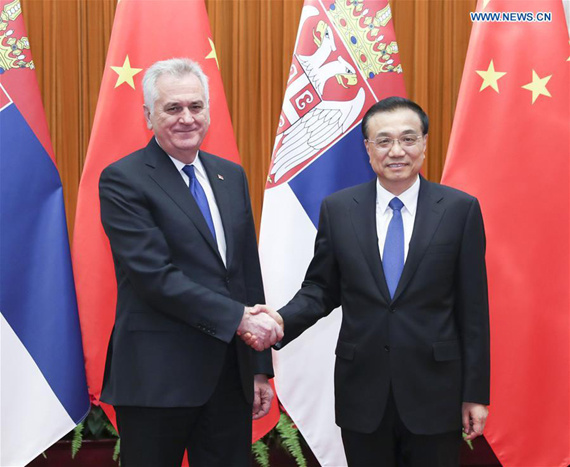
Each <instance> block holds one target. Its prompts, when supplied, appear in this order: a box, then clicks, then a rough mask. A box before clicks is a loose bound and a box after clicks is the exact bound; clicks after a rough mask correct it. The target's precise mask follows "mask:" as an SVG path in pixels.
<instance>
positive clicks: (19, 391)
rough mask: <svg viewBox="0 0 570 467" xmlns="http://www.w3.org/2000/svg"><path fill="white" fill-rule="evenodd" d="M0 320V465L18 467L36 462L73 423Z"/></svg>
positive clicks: (30, 359)
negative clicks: (47, 428)
mask: <svg viewBox="0 0 570 467" xmlns="http://www.w3.org/2000/svg"><path fill="white" fill-rule="evenodd" d="M0 316H1V318H0V319H1V321H0V365H1V367H2V372H1V379H0V401H1V404H0V405H1V410H2V412H1V414H0V419H1V422H0V465H1V466H2V467H17V466H23V465H26V464H27V463H29V462H30V461H32V460H33V459H35V458H36V457H37V456H38V455H39V454H41V453H42V452H43V451H45V450H46V449H47V448H48V447H50V446H51V445H52V444H53V443H55V442H56V441H57V440H59V438H60V437H61V436H62V435H64V434H65V433H68V432H69V431H71V430H72V429H73V428H74V427H75V422H74V421H73V420H72V419H71V417H70V416H69V415H68V413H67V411H66V410H65V408H64V407H63V405H62V404H61V402H60V401H59V399H58V398H57V396H56V395H55V394H54V392H53V391H52V389H51V387H50V386H49V384H48V382H47V381H46V379H45V378H44V376H43V374H42V373H41V371H40V369H39V368H38V366H37V365H36V363H35V362H34V360H33V359H32V357H31V356H30V354H29V353H28V351H27V350H26V348H25V347H24V345H23V344H22V342H21V341H20V339H19V338H18V336H17V335H16V334H15V333H14V331H13V330H12V327H11V326H10V324H8V322H7V321H6V320H5V319H4V316H3V315H0ZM46 351H47V352H49V349H46ZM46 426H49V427H50V429H49V430H46Z"/></svg>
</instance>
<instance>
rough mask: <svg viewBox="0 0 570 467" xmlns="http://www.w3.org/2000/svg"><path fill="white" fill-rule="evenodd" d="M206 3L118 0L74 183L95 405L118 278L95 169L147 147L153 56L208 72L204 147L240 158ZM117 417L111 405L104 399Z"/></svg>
mask: <svg viewBox="0 0 570 467" xmlns="http://www.w3.org/2000/svg"><path fill="white" fill-rule="evenodd" d="M211 37H212V34H211V32H210V23H209V21H208V16H207V13H206V8H205V5H204V2H203V1H201V0H199V1H197V0H187V1H180V0H121V1H120V2H119V3H118V5H117V11H116V14H115V21H114V24H113V32H112V35H111V41H110V44H109V52H108V54H107V61H106V64H105V71H104V73H103V82H102V83H101V90H100V93H99V101H98V103H97V110H96V112H95V119H94V123H93V131H92V133H91V139H90V141H89V148H88V150H87V158H86V161H85V166H84V168H83V175H82V178H81V184H80V187H79V198H78V204H77V215H76V220H75V230H74V239H73V264H74V272H75V281H76V286H77V300H78V305H79V314H80V319H81V328H82V334H83V345H84V349H85V361H86V370H87V381H88V384H89V393H90V395H91V400H92V402H93V403H95V404H99V396H100V395H101V386H102V381H103V369H104V366H105V356H106V351H107V344H108V342H109V336H110V335H111V330H112V328H113V323H114V318H115V304H116V291H117V289H116V283H115V274H114V269H113V261H112V257H111V250H110V246H109V242H108V239H107V237H106V235H105V233H104V231H103V227H102V225H101V221H100V211H99V190H98V183H99V176H100V175H101V171H102V170H103V169H104V168H105V167H107V166H108V165H109V164H111V163H112V162H114V161H116V160H117V159H120V158H121V157H123V156H126V155H127V154H129V153H131V152H133V151H135V150H137V149H139V148H141V147H144V146H145V145H146V144H147V143H148V140H149V139H150V137H151V135H152V133H151V132H150V131H149V130H148V129H147V127H146V124H145V121H144V116H143V108H142V106H143V92H142V78H143V75H144V72H145V71H146V69H147V68H148V67H149V66H150V65H152V64H153V63H154V62H156V61H157V60H165V59H169V58H173V57H188V58H191V59H192V60H194V61H196V62H198V63H200V65H201V67H202V69H203V70H204V72H205V73H206V75H208V78H209V87H210V116H211V125H210V129H209V131H208V135H207V136H206V138H205V140H204V142H203V143H202V146H201V148H202V149H203V150H205V151H208V152H211V153H213V154H217V155H219V156H222V157H225V158H227V159H230V160H232V161H234V162H239V154H238V150H237V146H236V142H235V138H234V134H233V129H232V124H231V120H230V115H229V112H228V107H227V104H226V97H225V93H224V88H223V85H222V80H221V76H220V72H219V69H218V58H217V56H216V49H215V48H214V43H213V42H212V39H211ZM101 405H102V406H103V408H104V410H105V412H106V413H107V415H109V416H110V418H111V420H114V413H113V409H112V407H110V406H107V405H106V404H101ZM278 418H279V411H278V408H277V403H276V402H274V404H273V406H272V408H271V412H270V413H269V415H267V416H266V417H264V418H263V419H261V420H259V421H256V422H255V423H254V427H253V438H254V440H257V439H258V438H260V437H261V436H263V435H264V434H265V433H267V432H268V431H269V430H270V429H271V428H273V426H274V425H275V424H276V423H277V420H278Z"/></svg>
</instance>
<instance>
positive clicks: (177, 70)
mask: <svg viewBox="0 0 570 467" xmlns="http://www.w3.org/2000/svg"><path fill="white" fill-rule="evenodd" d="M190 74H192V75H194V76H196V77H197V78H198V79H199V80H200V83H201V84H202V87H203V88H204V94H205V95H206V106H208V105H209V102H210V92H209V89H208V77H207V76H206V75H205V74H204V72H203V71H202V68H201V67H200V65H198V63H196V62H194V61H193V60H190V59H189V58H170V59H168V60H161V61H159V62H155V63H153V64H152V65H151V66H150V67H149V69H148V70H146V72H145V74H144V78H143V80H142V85H143V94H144V103H145V105H146V106H147V107H148V109H149V110H150V111H151V112H152V111H153V110H154V103H155V102H156V99H158V91H157V90H156V81H157V80H158V78H160V77H161V76H162V75H171V76H174V77H176V78H182V77H184V76H187V75H190Z"/></svg>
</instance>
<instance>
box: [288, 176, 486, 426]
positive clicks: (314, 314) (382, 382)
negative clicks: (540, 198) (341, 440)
mask: <svg viewBox="0 0 570 467" xmlns="http://www.w3.org/2000/svg"><path fill="white" fill-rule="evenodd" d="M339 305H342V314H343V315H342V316H343V317H342V324H341V329H340V335H339V337H338V343H337V347H336V366H335V398H336V420H337V424H338V425H339V426H340V427H342V428H347V429H350V430H353V431H357V432H363V433H370V432H372V431H374V430H375V429H376V428H377V427H378V425H379V423H380V421H381V419H382V416H383V413H384V408H385V406H386V401H387V398H388V393H389V389H390V385H392V388H393V393H394V398H395V401H396V405H397V407H398V411H399V413H400V416H401V418H402V420H403V422H404V423H405V425H406V427H407V428H408V429H409V430H410V431H412V432H413V433H416V434H436V433H443V432H446V431H452V430H455V429H459V428H460V426H461V404H462V402H478V403H482V404H487V403H488V402H489V325H488V300H487V279H486V269H485V234H484V229H483V221H482V217H481V211H480V208H479V203H478V202H477V200H476V199H475V198H473V197H472V196H469V195H467V194H465V193H463V192H460V191H458V190H454V189H452V188H449V187H445V186H442V185H438V184H435V183H430V182H428V181H426V180H425V179H424V178H421V183H420V192H419V198H418V207H417V212H416V219H415V224H414V230H413V234H412V238H411V241H410V246H409V251H408V256H407V259H406V263H405V266H404V270H403V273H402V276H401V278H400V282H399V284H398V287H397V290H396V292H395V295H394V299H390V294H389V292H388V286H387V284H386V280H385V278H384V273H383V269H382V261H381V258H380V253H379V247H378V239H377V235H376V180H372V181H371V182H368V183H365V184H362V185H358V186H355V187H352V188H348V189H346V190H343V191H340V192H338V193H335V194H333V195H331V196H329V197H328V198H326V199H325V200H324V201H323V204H322V206H321V215H320V221H319V229H318V233H317V239H316V244H315V255H314V258H313V260H312V262H311V264H310V266H309V269H308V271H307V275H306V277H305V281H304V282H303V287H302V289H301V290H300V291H299V292H298V293H297V295H296V296H295V297H294V298H293V299H292V300H291V302H289V304H287V305H286V306H285V307H284V308H282V309H281V310H280V313H281V314H282V316H283V318H284V322H285V338H284V340H283V341H282V343H281V345H286V344H287V343H288V342H290V341H291V340H293V339H295V338H296V337H297V336H298V335H299V334H301V333H302V332H303V331H304V330H305V329H306V328H308V327H309V326H311V325H312V324H314V323H315V322H316V321H317V320H318V319H320V318H322V317H323V316H325V315H327V314H329V313H330V312H331V311H332V310H333V309H334V308H336V307H338V306H339Z"/></svg>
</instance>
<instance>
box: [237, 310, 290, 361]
mask: <svg viewBox="0 0 570 467" xmlns="http://www.w3.org/2000/svg"><path fill="white" fill-rule="evenodd" d="M237 335H238V336H240V337H241V339H242V340H243V341H244V342H245V343H246V344H247V345H249V346H250V347H252V348H253V349H255V350H257V351H261V350H265V349H268V348H269V347H271V346H272V345H275V344H276V343H277V342H279V341H280V340H281V339H283V319H282V318H281V315H280V314H279V313H277V312H276V311H274V310H273V309H271V308H269V307H268V306H267V305H255V306H254V307H245V310H244V313H243V318H242V320H241V323H240V325H239V327H238V329H237Z"/></svg>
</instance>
